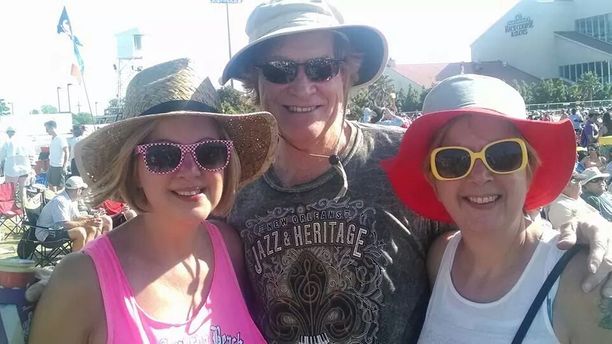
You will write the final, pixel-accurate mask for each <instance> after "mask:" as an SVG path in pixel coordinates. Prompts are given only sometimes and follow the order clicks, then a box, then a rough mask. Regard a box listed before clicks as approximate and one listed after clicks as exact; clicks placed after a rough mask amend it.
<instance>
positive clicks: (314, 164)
mask: <svg viewBox="0 0 612 344" xmlns="http://www.w3.org/2000/svg"><path fill="white" fill-rule="evenodd" d="M351 130H352V129H351V126H350V124H348V123H346V122H343V123H342V128H338V129H337V130H335V131H334V132H333V133H330V134H329V135H327V137H326V138H324V139H322V140H319V142H320V143H318V144H317V143H315V144H313V145H312V146H311V148H309V149H308V151H305V150H302V149H300V148H298V147H296V146H295V145H294V144H293V143H291V142H288V141H286V140H285V139H281V141H280V144H279V149H278V153H277V157H276V160H275V162H274V165H273V169H274V173H275V174H276V176H277V177H278V179H279V180H280V182H281V184H282V185H284V186H287V187H291V186H295V185H299V184H304V183H307V182H309V181H312V180H314V179H315V178H317V177H319V176H321V175H322V174H324V173H325V172H326V171H327V170H329V168H330V163H329V156H330V155H334V154H337V155H340V154H341V153H342V152H344V151H345V150H346V149H347V148H348V144H349V141H350V136H351ZM309 153H310V154H309Z"/></svg>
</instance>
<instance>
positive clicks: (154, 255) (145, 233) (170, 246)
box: [135, 213, 205, 263]
mask: <svg viewBox="0 0 612 344" xmlns="http://www.w3.org/2000/svg"><path fill="white" fill-rule="evenodd" d="M141 215H143V216H141ZM141 215H139V216H137V217H136V218H135V219H139V220H140V221H141V224H140V226H139V227H140V228H141V233H140V234H139V235H140V236H141V237H142V239H141V240H140V241H141V242H140V243H139V245H142V246H146V247H147V251H149V252H150V253H151V254H150V255H151V257H149V258H150V259H155V260H157V261H159V262H162V261H165V262H169V263H170V262H178V261H181V260H188V259H190V258H191V257H197V256H198V250H197V247H200V246H201V243H202V239H203V238H204V237H205V233H204V231H203V230H202V229H203V227H202V226H203V224H202V221H180V220H177V219H175V218H168V217H165V216H162V215H161V214H157V213H144V214H141Z"/></svg>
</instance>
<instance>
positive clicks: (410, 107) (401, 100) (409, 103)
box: [397, 86, 423, 112]
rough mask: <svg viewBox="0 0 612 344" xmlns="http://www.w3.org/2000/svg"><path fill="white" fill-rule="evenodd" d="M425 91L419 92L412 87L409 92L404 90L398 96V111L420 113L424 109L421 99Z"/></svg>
mask: <svg viewBox="0 0 612 344" xmlns="http://www.w3.org/2000/svg"><path fill="white" fill-rule="evenodd" d="M421 93H423V91H420V90H417V89H415V88H414V87H412V86H409V87H408V90H406V91H404V90H403V89H402V90H400V91H399V93H398V94H397V109H398V110H399V111H401V112H410V111H419V110H421V108H422V107H423V99H422V98H421Z"/></svg>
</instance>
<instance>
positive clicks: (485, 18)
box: [0, 0, 530, 114]
mask: <svg viewBox="0 0 612 344" xmlns="http://www.w3.org/2000/svg"><path fill="white" fill-rule="evenodd" d="M518 1H519V0H461V1H459V0H377V1H362V0H336V1H335V2H334V3H335V4H336V5H337V7H338V8H339V9H340V11H341V12H342V13H343V14H344V17H345V21H346V22H349V23H361V24H368V25H372V26H375V27H377V28H378V29H380V30H381V31H382V32H383V33H384V34H385V35H386V36H387V40H388V41H389V48H390V57H392V58H393V59H395V60H396V61H397V62H398V63H426V62H456V61H469V59H470V49H469V46H470V44H471V43H472V42H473V41H474V40H475V39H476V38H477V37H478V36H479V35H480V34H481V33H482V32H484V31H485V30H486V29H487V28H488V27H489V26H490V25H491V24H493V23H494V22H495V21H496V20H497V19H498V18H499V17H500V16H501V15H503V14H504V13H505V12H506V11H508V10H509V9H510V8H511V7H512V6H514V5H515V4H516V3H517V2H518ZM528 1H530V0H528ZM258 3H260V0H244V1H243V3H242V4H238V5H230V28H231V37H232V48H233V51H234V52H235V51H237V50H238V49H239V48H240V47H242V46H243V45H244V44H246V42H247V37H246V35H245V34H244V23H245V22H246V19H247V17H248V15H249V13H250V11H251V10H252V9H253V8H254V7H255V6H256V5H257V4H258ZM63 6H66V8H67V10H68V14H69V16H70V20H71V22H72V27H73V30H74V32H75V34H76V35H77V36H78V37H79V39H80V41H81V42H82V43H83V47H82V48H81V54H82V56H83V59H84V61H85V80H86V85H87V89H88V93H89V98H90V101H91V106H92V111H93V112H96V110H95V103H96V102H97V103H98V106H97V108H98V113H102V110H103V108H104V107H105V106H106V104H107V103H108V100H109V99H111V98H113V97H114V95H115V94H116V92H117V74H116V72H115V71H114V70H113V64H114V63H116V42H115V34H116V33H119V32H122V31H125V30H128V29H130V28H134V27H137V28H138V29H139V30H140V31H141V32H142V33H144V34H145V36H144V38H143V49H144V59H143V60H142V64H144V65H145V66H148V65H151V64H155V63H158V62H162V61H165V60H169V59H172V58H178V57H184V56H187V57H191V58H193V59H194V60H195V61H196V62H197V63H198V64H199V65H200V66H201V67H202V73H203V74H205V75H208V76H210V77H211V79H212V80H213V81H214V82H215V86H218V84H217V83H216V81H217V80H218V79H219V76H220V74H221V71H222V69H223V66H224V65H225V63H226V62H227V59H228V52H227V31H226V21H225V6H224V5H220V4H211V3H210V1H209V0H173V1H153V0H148V1H145V0H104V1H90V0H89V1H88V0H81V1H77V0H67V1H60V0H18V1H17V0H14V1H1V2H0V13H2V20H0V42H1V44H2V49H1V51H2V53H0V78H1V80H2V81H1V82H0V98H5V99H6V100H7V101H9V102H11V103H13V106H14V109H15V113H16V114H26V113H28V112H29V111H30V110H31V109H33V108H40V106H41V105H44V104H51V105H54V106H57V87H61V90H60V98H61V102H62V107H63V109H62V110H65V107H66V104H65V98H66V94H65V89H66V84H67V83H73V84H75V85H73V86H72V87H71V88H70V90H71V91H70V95H71V103H72V110H73V111H76V107H77V104H80V106H81V111H88V110H87V106H86V100H85V95H84V92H83V87H82V86H79V85H77V84H76V82H75V81H74V80H73V79H71V77H70V75H69V70H70V63H71V59H72V55H71V50H70V45H69V40H68V39H67V38H66V36H64V35H58V34H57V33H56V31H55V27H56V24H57V21H58V19H59V16H60V14H61V10H62V7H63ZM124 87H125V86H124Z"/></svg>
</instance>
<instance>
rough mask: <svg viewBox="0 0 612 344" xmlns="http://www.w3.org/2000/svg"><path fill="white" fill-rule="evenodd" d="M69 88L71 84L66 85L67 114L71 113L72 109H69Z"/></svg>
mask: <svg viewBox="0 0 612 344" xmlns="http://www.w3.org/2000/svg"><path fill="white" fill-rule="evenodd" d="M70 86H72V84H66V94H67V95H68V112H70V113H72V108H71V107H70Z"/></svg>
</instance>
